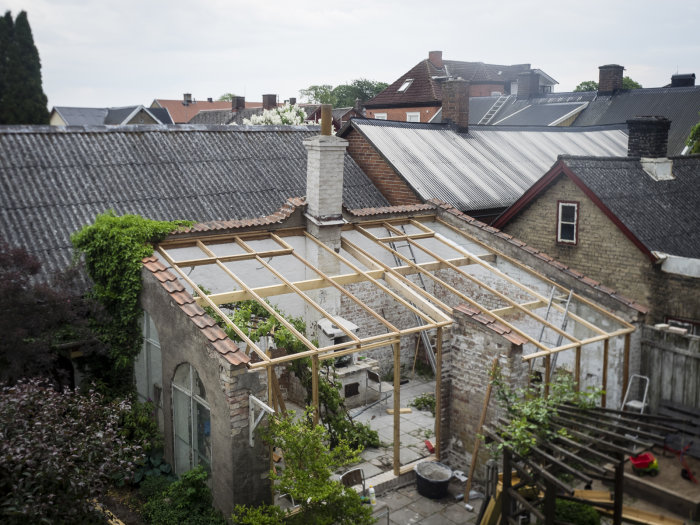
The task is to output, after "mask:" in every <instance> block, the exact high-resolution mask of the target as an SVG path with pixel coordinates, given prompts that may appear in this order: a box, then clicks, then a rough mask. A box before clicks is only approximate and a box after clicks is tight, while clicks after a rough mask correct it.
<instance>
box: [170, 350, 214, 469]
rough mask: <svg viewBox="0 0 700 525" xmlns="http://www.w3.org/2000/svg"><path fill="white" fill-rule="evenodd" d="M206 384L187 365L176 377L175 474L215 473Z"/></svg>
mask: <svg viewBox="0 0 700 525" xmlns="http://www.w3.org/2000/svg"><path fill="white" fill-rule="evenodd" d="M206 399H207V395H206V390H205V388H204V383H203V382H202V380H201V379H200V378H199V374H198V373H197V370H195V369H194V368H193V367H192V366H191V365H190V364H189V363H183V364H181V365H180V366H178V367H177V369H176V370H175V376H174V377H173V436H174V441H175V443H174V445H175V473H176V474H182V473H184V472H187V471H188V470H191V469H193V468H194V467H196V466H197V465H202V466H204V468H205V470H206V471H207V472H209V471H210V470H211V414H210V412H209V404H208V403H207V401H206Z"/></svg>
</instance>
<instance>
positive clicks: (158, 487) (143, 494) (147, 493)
mask: <svg viewBox="0 0 700 525" xmlns="http://www.w3.org/2000/svg"><path fill="white" fill-rule="evenodd" d="M173 482H174V479H170V478H167V477H165V476H148V477H146V478H144V480H143V481H142V482H141V484H140V485H139V498H140V499H141V501H143V502H144V503H145V502H147V501H149V500H151V499H154V498H156V497H158V496H160V495H162V494H163V493H164V492H165V491H166V490H167V488H168V487H169V486H170V485H171V484H172V483H173Z"/></svg>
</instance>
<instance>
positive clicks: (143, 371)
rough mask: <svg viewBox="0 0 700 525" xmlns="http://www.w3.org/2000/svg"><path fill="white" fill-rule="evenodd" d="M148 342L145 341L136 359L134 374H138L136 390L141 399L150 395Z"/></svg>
mask: <svg viewBox="0 0 700 525" xmlns="http://www.w3.org/2000/svg"><path fill="white" fill-rule="evenodd" d="M146 353H147V343H145V342H144V345H143V348H142V349H141V352H140V353H139V355H138V356H137V357H136V361H134V375H135V376H136V392H137V393H138V396H139V401H146V400H147V399H148V396H149V385H148V368H147V367H148V357H147V355H146Z"/></svg>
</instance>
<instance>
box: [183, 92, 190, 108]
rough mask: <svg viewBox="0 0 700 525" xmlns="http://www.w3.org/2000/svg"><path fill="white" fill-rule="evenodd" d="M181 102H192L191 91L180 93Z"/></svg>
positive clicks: (187, 103)
mask: <svg viewBox="0 0 700 525" xmlns="http://www.w3.org/2000/svg"><path fill="white" fill-rule="evenodd" d="M182 103H183V104H184V105H185V106H189V105H190V104H192V93H184V94H183V95H182Z"/></svg>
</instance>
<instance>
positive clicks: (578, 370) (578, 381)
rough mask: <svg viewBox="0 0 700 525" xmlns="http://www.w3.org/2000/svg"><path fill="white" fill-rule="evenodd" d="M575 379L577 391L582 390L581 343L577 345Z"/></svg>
mask: <svg viewBox="0 0 700 525" xmlns="http://www.w3.org/2000/svg"><path fill="white" fill-rule="evenodd" d="M574 381H576V392H580V391H581V345H579V346H577V347H576V364H575V365H574Z"/></svg>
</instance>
